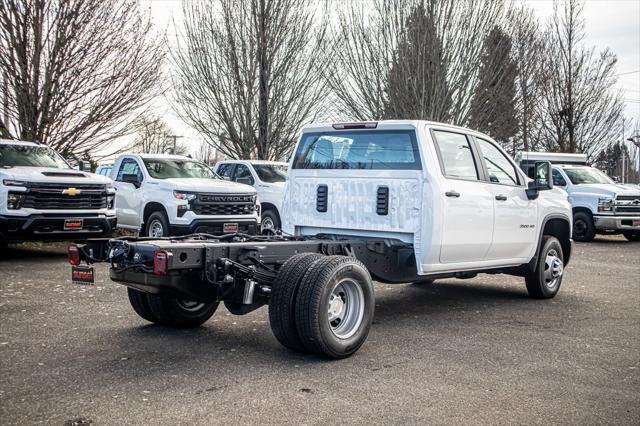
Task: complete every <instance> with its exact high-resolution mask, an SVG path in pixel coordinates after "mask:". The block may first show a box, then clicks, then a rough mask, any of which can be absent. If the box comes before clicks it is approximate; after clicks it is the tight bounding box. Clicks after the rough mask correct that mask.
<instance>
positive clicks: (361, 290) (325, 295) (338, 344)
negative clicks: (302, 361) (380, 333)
mask: <svg viewBox="0 0 640 426" xmlns="http://www.w3.org/2000/svg"><path fill="white" fill-rule="evenodd" d="M345 283H346V285H347V286H348V287H349V288H352V289H353V291H355V292H357V294H359V296H358V297H351V296H349V298H347V299H345V298H342V301H341V302H340V310H342V308H345V307H346V308H345V312H347V314H346V315H349V314H348V313H349V312H350V311H351V310H352V309H353V312H358V311H360V310H359V309H358V310H355V309H354V306H356V305H354V304H353V302H351V304H350V301H351V300H353V301H355V300H356V299H359V300H360V303H361V305H362V316H359V315H356V316H355V318H360V320H359V321H354V322H353V327H352V328H351V332H350V333H349V334H348V335H347V334H345V336H344V337H339V336H338V329H339V327H340V324H341V323H342V320H341V323H339V324H338V327H337V328H335V329H334V327H336V326H335V325H334V324H330V323H329V320H330V317H329V308H330V307H331V305H330V304H329V302H330V301H331V296H332V295H334V296H335V294H334V291H335V290H337V289H338V288H339V287H338V286H340V285H343V286H344V285H345ZM346 288H347V287H344V289H345V290H346ZM334 289H335V290H334ZM340 297H342V296H340ZM338 299H339V298H337V297H336V298H334V300H338ZM345 300H346V301H345ZM374 307H375V297H374V293H373V284H372V282H371V276H370V275H369V271H367V268H366V267H365V266H364V265H363V264H362V263H361V262H360V261H358V260H357V259H354V258H352V257H346V256H328V257H326V258H322V259H320V260H317V261H316V262H314V263H313V264H312V265H311V267H310V268H309V270H308V271H307V273H306V274H305V275H304V277H303V278H302V281H301V282H300V287H299V289H298V295H297V297H296V303H295V311H296V319H295V321H296V327H297V330H298V336H299V337H300V341H301V342H302V344H303V346H304V347H305V348H306V349H307V351H308V352H310V353H314V354H318V355H323V356H325V357H328V358H333V359H340V358H346V357H348V356H350V355H352V354H353V353H354V352H356V351H357V350H358V349H359V348H360V346H362V344H363V343H364V341H365V340H366V339H367V335H368V334H369V330H370V329H371V322H372V321H373V311H374ZM350 322H351V321H350V320H349V319H348V318H345V320H344V324H347V325H348V324H349V323H350ZM334 330H335V331H334Z"/></svg>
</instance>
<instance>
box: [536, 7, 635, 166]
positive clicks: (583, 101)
mask: <svg viewBox="0 0 640 426" xmlns="http://www.w3.org/2000/svg"><path fill="white" fill-rule="evenodd" d="M583 6H584V5H583V3H581V2H578V1H576V0H568V1H566V2H563V3H558V2H556V3H555V13H554V16H553V18H552V20H551V22H550V24H549V37H550V40H549V44H548V46H547V52H548V61H547V70H546V73H547V83H546V84H545V85H544V86H543V87H544V92H543V99H544V100H545V104H544V108H545V111H544V112H545V116H544V120H543V122H542V124H543V130H544V134H543V136H544V137H545V139H546V148H547V149H548V150H552V151H560V152H583V153H585V154H587V155H588V156H589V157H590V158H594V157H595V156H596V155H597V154H598V153H599V151H600V150H601V149H602V148H604V147H605V146H606V145H607V144H608V143H610V142H611V141H613V140H615V138H616V134H617V129H616V126H617V125H618V123H619V122H620V116H621V114H622V112H623V97H622V95H621V93H620V92H619V91H615V90H614V85H615V83H616V76H615V65H616V62H617V59H616V56H615V55H614V54H613V53H611V52H610V51H609V50H605V51H603V52H601V53H596V51H595V48H590V49H587V48H585V47H583V45H582V43H583V40H584V19H583V18H582V10H583Z"/></svg>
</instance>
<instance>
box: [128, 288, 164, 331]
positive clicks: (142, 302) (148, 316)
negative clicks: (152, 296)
mask: <svg viewBox="0 0 640 426" xmlns="http://www.w3.org/2000/svg"><path fill="white" fill-rule="evenodd" d="M127 294H128V296H129V303H131V307H132V308H133V310H134V311H135V312H136V314H138V315H139V316H140V317H141V318H143V319H145V320H147V321H149V322H158V318H157V317H156V316H155V315H154V314H153V312H152V311H151V306H149V300H148V299H147V293H143V292H141V291H138V290H136V289H133V288H131V287H127Z"/></svg>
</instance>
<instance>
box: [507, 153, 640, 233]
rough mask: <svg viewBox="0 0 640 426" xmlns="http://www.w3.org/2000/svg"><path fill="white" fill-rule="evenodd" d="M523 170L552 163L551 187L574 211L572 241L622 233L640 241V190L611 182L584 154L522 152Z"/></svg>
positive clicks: (519, 156) (521, 162)
mask: <svg viewBox="0 0 640 426" xmlns="http://www.w3.org/2000/svg"><path fill="white" fill-rule="evenodd" d="M518 159H519V162H520V167H522V169H523V170H525V171H528V170H533V169H532V167H533V164H534V163H535V162H536V161H549V162H551V163H552V164H553V170H552V176H553V184H554V185H555V186H557V187H559V188H562V189H564V190H565V191H567V193H568V194H569V201H570V202H571V206H572V208H573V239H574V240H576V241H591V240H593V238H594V237H595V235H596V234H623V235H624V236H625V238H626V239H627V240H629V241H640V188H638V187H637V186H636V187H635V188H634V186H632V185H622V184H619V183H616V182H614V181H613V180H612V179H611V178H610V177H609V176H607V175H606V174H604V173H603V172H601V171H600V170H598V169H596V168H594V167H589V166H587V156H586V155H584V154H558V153H549V152H522V153H520V154H519V155H518Z"/></svg>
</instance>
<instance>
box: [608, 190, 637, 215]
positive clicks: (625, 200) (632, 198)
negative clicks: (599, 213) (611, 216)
mask: <svg viewBox="0 0 640 426" xmlns="http://www.w3.org/2000/svg"><path fill="white" fill-rule="evenodd" d="M613 209H614V210H613V211H614V213H615V214H618V215H640V194H638V195H618V196H617V197H616V202H615V204H614V206H613Z"/></svg>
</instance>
